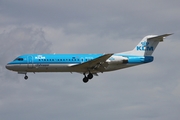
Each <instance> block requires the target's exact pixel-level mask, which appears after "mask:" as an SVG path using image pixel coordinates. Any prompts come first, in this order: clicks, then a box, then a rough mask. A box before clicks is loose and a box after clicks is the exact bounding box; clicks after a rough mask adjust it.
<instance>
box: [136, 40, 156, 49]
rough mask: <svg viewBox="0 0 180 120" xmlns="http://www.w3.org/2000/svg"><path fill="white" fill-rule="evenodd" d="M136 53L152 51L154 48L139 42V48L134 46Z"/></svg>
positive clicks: (147, 43) (146, 43)
mask: <svg viewBox="0 0 180 120" xmlns="http://www.w3.org/2000/svg"><path fill="white" fill-rule="evenodd" d="M136 50H137V51H153V50H154V47H153V46H149V42H146V41H144V42H141V46H136Z"/></svg>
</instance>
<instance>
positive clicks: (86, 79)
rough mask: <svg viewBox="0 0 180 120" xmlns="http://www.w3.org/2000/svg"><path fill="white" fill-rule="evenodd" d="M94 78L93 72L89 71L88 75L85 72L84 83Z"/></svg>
mask: <svg viewBox="0 0 180 120" xmlns="http://www.w3.org/2000/svg"><path fill="white" fill-rule="evenodd" d="M92 78H93V74H92V73H89V74H88V75H87V76H86V74H85V73H84V78H83V82H84V83H87V82H88V81H89V79H92Z"/></svg>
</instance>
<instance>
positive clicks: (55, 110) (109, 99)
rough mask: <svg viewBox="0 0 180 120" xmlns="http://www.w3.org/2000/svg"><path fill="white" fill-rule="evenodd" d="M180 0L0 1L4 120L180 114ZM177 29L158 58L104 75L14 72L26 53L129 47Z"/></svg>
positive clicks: (160, 119)
mask: <svg viewBox="0 0 180 120" xmlns="http://www.w3.org/2000/svg"><path fill="white" fill-rule="evenodd" d="M179 5H180V1H178V0H171V1H169V0H136V1H132V0H111V1H109V0H29V1H25V0H13V1H12V0H1V1H0V43H1V47H0V120H11V119H14V120H59V119H61V120H92V119H94V120H110V119H111V120H117V119H122V120H178V119H180V114H179V111H180V75H179V73H180V68H179V60H180V54H179V45H180V40H179V38H180V15H179V12H180V7H179ZM164 33H174V34H173V35H172V36H169V37H167V38H166V39H165V41H164V42H163V43H160V44H159V45H158V47H157V49H156V51H155V52H154V54H153V55H154V57H155V60H154V62H152V63H149V64H146V65H142V66H136V67H132V68H127V69H123V70H119V71H114V72H109V73H103V74H101V73H100V74H99V76H98V77H96V76H95V77H94V78H93V80H91V81H89V82H88V83H87V84H84V83H83V82H82V78H83V75H81V74H77V73H73V74H71V73H36V74H33V73H29V74H28V76H29V79H28V80H27V81H25V80H24V75H18V74H17V73H15V72H11V71H8V70H6V69H5V68H4V66H5V65H6V64H7V63H8V62H10V61H12V60H13V59H14V58H16V57H17V56H18V55H21V54H26V53H111V52H124V51H127V50H131V49H133V48H134V47H135V45H136V44H138V42H139V41H140V40H141V39H142V38H143V37H144V36H146V35H152V34H156V35H160V34H164Z"/></svg>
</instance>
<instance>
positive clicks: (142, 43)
mask: <svg viewBox="0 0 180 120" xmlns="http://www.w3.org/2000/svg"><path fill="white" fill-rule="evenodd" d="M141 45H142V46H148V45H149V42H146V41H144V42H141Z"/></svg>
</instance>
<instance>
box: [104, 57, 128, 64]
mask: <svg viewBox="0 0 180 120" xmlns="http://www.w3.org/2000/svg"><path fill="white" fill-rule="evenodd" d="M106 62H108V63H109V64H111V63H112V64H125V63H128V58H126V57H122V56H111V57H110V58H109V59H108V60H107V61H106Z"/></svg>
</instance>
